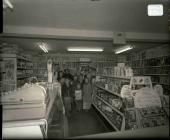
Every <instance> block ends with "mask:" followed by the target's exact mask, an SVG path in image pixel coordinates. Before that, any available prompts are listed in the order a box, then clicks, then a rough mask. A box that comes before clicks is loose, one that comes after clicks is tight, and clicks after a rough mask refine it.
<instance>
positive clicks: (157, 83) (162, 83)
mask: <svg viewBox="0 0 170 140" xmlns="http://www.w3.org/2000/svg"><path fill="white" fill-rule="evenodd" d="M152 83H154V84H159V85H166V86H170V84H167V83H159V82H152Z"/></svg>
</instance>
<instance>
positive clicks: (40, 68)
mask: <svg viewBox="0 0 170 140" xmlns="http://www.w3.org/2000/svg"><path fill="white" fill-rule="evenodd" d="M33 69H35V70H47V68H33Z"/></svg>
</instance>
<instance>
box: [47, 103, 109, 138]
mask: <svg viewBox="0 0 170 140" xmlns="http://www.w3.org/2000/svg"><path fill="white" fill-rule="evenodd" d="M56 103H57V101H56V102H55V103H54V106H53V108H54V114H53V117H52V121H51V123H50V124H49V125H48V138H64V134H63V130H64V128H63V120H62V113H61V112H59V111H58V110H57V104H56ZM72 110H73V111H72V113H71V116H70V117H69V118H68V117H67V123H65V124H67V128H68V132H67V133H68V135H67V137H69V138H70V137H75V136H83V135H90V134H98V133H106V132H109V130H108V128H107V127H106V125H105V124H104V122H103V121H102V120H101V118H100V117H99V116H98V114H97V113H96V112H95V110H94V108H91V109H90V110H89V111H88V112H85V111H81V112H77V111H76V110H75V106H73V108H72Z"/></svg>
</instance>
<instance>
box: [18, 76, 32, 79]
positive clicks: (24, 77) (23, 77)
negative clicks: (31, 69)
mask: <svg viewBox="0 0 170 140" xmlns="http://www.w3.org/2000/svg"><path fill="white" fill-rule="evenodd" d="M28 77H31V76H30V75H28V76H23V77H17V79H24V78H28Z"/></svg>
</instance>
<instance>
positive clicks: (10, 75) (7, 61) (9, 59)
mask: <svg viewBox="0 0 170 140" xmlns="http://www.w3.org/2000/svg"><path fill="white" fill-rule="evenodd" d="M0 58H1V59H2V65H1V69H2V72H3V73H4V74H3V76H2V84H1V85H2V89H1V92H6V91H12V90H14V89H16V88H18V87H21V86H22V85H23V84H24V83H25V82H27V78H29V77H31V76H32V74H33V69H32V68H33V64H32V62H31V60H30V59H29V58H27V57H24V56H20V55H17V54H1V55H0Z"/></svg>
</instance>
